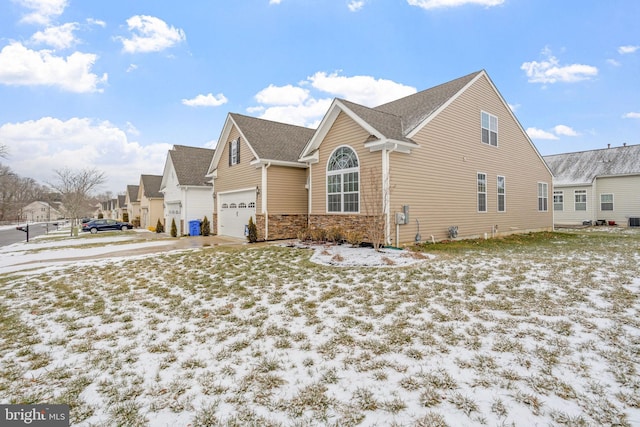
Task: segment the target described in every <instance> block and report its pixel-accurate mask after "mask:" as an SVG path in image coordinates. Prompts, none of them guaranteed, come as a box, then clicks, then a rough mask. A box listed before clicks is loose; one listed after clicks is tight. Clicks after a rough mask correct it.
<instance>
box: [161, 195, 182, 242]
mask: <svg viewBox="0 0 640 427" xmlns="http://www.w3.org/2000/svg"><path fill="white" fill-rule="evenodd" d="M180 210H181V207H180V204H179V203H167V207H166V210H165V212H166V220H165V221H166V222H165V224H164V232H165V233H167V234H169V233H171V221H172V220H174V221H175V222H176V229H177V231H178V236H180V235H181V234H182V233H183V232H184V230H181V229H180Z"/></svg>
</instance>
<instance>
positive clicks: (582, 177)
mask: <svg viewBox="0 0 640 427" xmlns="http://www.w3.org/2000/svg"><path fill="white" fill-rule="evenodd" d="M544 160H545V162H547V165H548V166H549V169H551V173H552V174H553V183H554V185H578V184H591V183H592V182H593V180H594V179H595V178H596V177H599V176H613V175H631V174H640V145H628V146H623V147H615V148H604V149H600V150H591V151H578V152H575V153H565V154H555V155H551V156H544Z"/></svg>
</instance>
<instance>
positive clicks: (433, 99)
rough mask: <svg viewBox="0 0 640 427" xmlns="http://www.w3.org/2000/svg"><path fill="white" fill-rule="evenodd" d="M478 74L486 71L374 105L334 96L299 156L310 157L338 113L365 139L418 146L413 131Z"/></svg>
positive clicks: (410, 146)
mask: <svg viewBox="0 0 640 427" xmlns="http://www.w3.org/2000/svg"><path fill="white" fill-rule="evenodd" d="M481 75H486V72H485V71H484V70H482V71H476V72H474V73H471V74H467V75H466V76H463V77H459V78H457V79H455V80H451V81H450V82H447V83H443V84H441V85H438V86H435V87H432V88H431V89H426V90H423V91H421V92H418V93H415V94H413V95H409V96H405V97H404V98H400V99H397V100H395V101H391V102H388V103H386V104H382V105H379V106H377V107H374V108H368V107H365V106H363V105H359V104H356V103H354V102H350V101H346V100H344V99H335V100H334V102H333V103H332V104H331V107H330V108H329V111H328V112H327V114H326V115H325V117H324V118H323V119H322V122H321V123H320V126H319V127H318V130H317V131H316V133H315V134H314V135H313V137H312V138H311V140H310V141H309V143H308V144H307V145H306V147H305V148H304V150H303V152H302V154H301V158H303V159H305V160H311V158H312V157H310V156H312V155H313V153H314V152H315V151H316V149H317V148H318V146H319V145H320V142H321V141H322V140H323V139H324V137H325V136H326V134H327V132H328V131H329V129H330V128H331V125H332V124H333V122H334V121H335V119H336V118H337V117H338V114H339V113H340V112H344V113H346V114H347V115H349V116H350V117H351V119H353V120H354V121H355V122H357V123H358V124H359V125H360V126H362V127H363V128H364V129H365V130H366V131H368V132H369V133H370V134H371V136H370V137H369V139H368V140H367V142H373V141H376V140H377V141H380V142H382V143H387V142H388V141H392V142H393V143H394V144H400V145H401V146H402V149H403V150H404V151H405V152H409V151H410V150H411V148H415V147H418V144H416V143H415V142H414V141H412V140H411V137H412V136H413V133H414V132H415V131H416V130H418V129H419V128H420V126H421V125H423V124H424V123H426V122H427V120H428V119H429V118H431V117H433V116H435V115H436V114H437V113H438V112H439V111H441V110H442V109H443V108H444V107H445V106H446V105H448V104H449V103H450V102H452V101H453V100H454V99H455V98H456V97H457V96H458V94H460V93H461V92H462V91H463V89H465V88H466V87H467V86H468V85H470V84H471V83H472V82H473V81H475V80H476V79H477V78H479V76H481ZM363 142H365V141H363Z"/></svg>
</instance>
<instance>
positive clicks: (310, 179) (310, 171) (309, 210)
mask: <svg viewBox="0 0 640 427" xmlns="http://www.w3.org/2000/svg"><path fill="white" fill-rule="evenodd" d="M307 166H308V170H309V185H308V188H307V227H309V226H311V212H312V210H311V209H312V205H311V203H312V202H311V195H312V191H311V186H312V182H313V179H312V178H313V172H312V168H311V164H310V163H307Z"/></svg>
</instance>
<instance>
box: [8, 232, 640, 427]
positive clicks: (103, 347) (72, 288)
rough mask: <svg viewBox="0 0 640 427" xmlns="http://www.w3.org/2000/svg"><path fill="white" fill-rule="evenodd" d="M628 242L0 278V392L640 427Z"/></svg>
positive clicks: (194, 422)
mask: <svg viewBox="0 0 640 427" xmlns="http://www.w3.org/2000/svg"><path fill="white" fill-rule="evenodd" d="M89 241H90V240H89ZM76 249H77V247H74V248H73V250H76ZM16 250H19V249H18V248H16ZM639 252H640V235H638V234H636V233H631V234H624V233H610V234H601V233H573V234H568V235H564V234H558V235H555V236H553V237H552V238H549V239H533V240H532V241H530V242H527V241H526V239H525V240H517V241H514V242H503V243H501V244H494V243H491V244H486V245H485V244H482V243H479V244H478V245H477V247H475V248H474V247H472V246H470V247H468V248H460V249H455V248H454V249H452V250H436V249H435V248H430V247H429V246H427V248H426V252H423V253H418V254H411V253H408V252H407V251H394V250H389V251H387V252H385V253H384V254H382V255H377V254H373V250H372V249H358V250H354V249H348V248H344V247H319V248H315V250H314V249H313V248H310V249H304V248H297V247H284V246H277V245H271V246H260V247H257V246H244V247H240V248H238V247H235V248H225V247H216V248H201V249H195V250H191V251H180V252H170V253H164V254H156V255H149V256H138V257H135V258H112V259H108V260H101V261H100V262H99V263H95V264H93V265H92V264H87V263H86V262H84V263H79V264H75V265H71V266H69V265H65V266H52V267H50V268H48V269H44V270H43V269H39V270H36V271H32V272H27V273H26V274H25V273H23V274H20V275H18V274H15V273H8V274H4V275H0V330H1V334H0V403H43V402H47V403H67V404H69V405H70V406H71V416H72V424H73V425H83V426H112V425H126V426H137V425H140V426H142V425H150V426H187V425H191V426H205V425H209V426H217V425H220V426H224V425H242V426H245V425H256V426H269V425H282V426H315V425H340V426H348V425H364V426H371V425H377V426H392V425H398V426H400V425H402V426H405V425H406V426H445V425H449V426H465V425H488V426H496V425H516V426H521V425H570V426H581V425H613V424H615V425H640V376H639V370H640V301H639V296H640V289H639V288H640V254H639ZM4 255H5V254H1V256H4Z"/></svg>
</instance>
